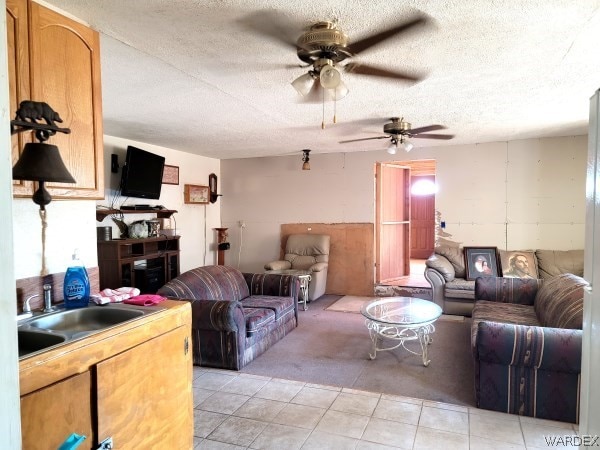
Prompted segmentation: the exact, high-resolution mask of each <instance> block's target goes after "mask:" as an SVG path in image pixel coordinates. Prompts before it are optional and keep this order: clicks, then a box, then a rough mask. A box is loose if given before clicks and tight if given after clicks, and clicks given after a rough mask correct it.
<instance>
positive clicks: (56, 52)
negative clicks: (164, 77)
mask: <svg viewBox="0 0 600 450" xmlns="http://www.w3.org/2000/svg"><path fill="white" fill-rule="evenodd" d="M6 10H7V25H8V26H7V33H8V59H9V87H10V107H11V111H10V114H11V119H13V118H14V117H15V112H16V109H17V107H18V105H19V103H20V102H21V101H22V100H27V99H31V100H34V101H39V102H46V103H48V104H49V105H50V106H51V107H52V108H53V109H54V110H55V111H57V112H58V113H59V115H60V117H61V118H62V120H63V122H62V123H58V124H57V125H59V126H61V127H67V128H70V129H71V133H70V134H64V133H57V134H56V135H54V136H53V137H51V138H50V139H49V140H48V143H49V144H53V145H56V146H57V147H58V148H59V150H60V154H61V157H62V159H63V161H64V162H65V165H66V167H67V169H68V170H69V172H70V173H71V175H73V177H74V178H75V180H76V183H74V184H72V183H47V184H46V188H47V189H48V191H49V192H50V195H51V196H52V197H53V198H85V199H102V198H104V166H103V151H104V149H103V131H102V92H101V83H100V38H99V35H98V33H97V32H96V31H94V30H92V29H91V28H88V27H86V26H85V25H83V24H81V23H79V22H77V21H75V20H73V19H70V18H67V17H65V16H63V15H61V14H59V13H57V12H55V11H53V10H51V9H48V8H46V7H44V6H41V5H40V4H38V3H35V2H32V1H28V0H7V1H6ZM33 141H34V137H33V133H32V132H31V131H29V132H24V133H20V135H19V136H18V137H17V136H13V140H12V154H13V164H14V163H15V162H16V161H17V159H18V157H19V153H20V151H22V148H23V145H24V144H25V143H26V142H33ZM32 193H33V183H31V182H15V188H14V194H15V196H17V197H25V196H30V195H32Z"/></svg>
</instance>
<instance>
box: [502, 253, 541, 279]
mask: <svg viewBox="0 0 600 450" xmlns="http://www.w3.org/2000/svg"><path fill="white" fill-rule="evenodd" d="M499 257H500V268H501V269H502V272H501V273H502V275H501V276H503V277H505V278H526V279H527V278H528V279H532V278H539V274H538V265H537V258H536V257H535V251H534V250H500V254H499Z"/></svg>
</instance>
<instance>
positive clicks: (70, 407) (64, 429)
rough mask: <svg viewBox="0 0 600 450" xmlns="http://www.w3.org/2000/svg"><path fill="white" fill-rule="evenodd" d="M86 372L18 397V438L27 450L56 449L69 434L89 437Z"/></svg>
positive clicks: (90, 437)
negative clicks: (19, 411)
mask: <svg viewBox="0 0 600 450" xmlns="http://www.w3.org/2000/svg"><path fill="white" fill-rule="evenodd" d="M90 399H91V382H90V372H84V373H82V374H80V375H75V376H73V377H71V378H67V379H66V380H63V381H60V382H58V383H56V384H53V385H51V386H48V387H46V388H44V389H40V390H39V391H35V392H32V393H31V394H27V395H24V396H23V397H21V437H22V443H23V444H22V445H23V448H24V449H27V450H37V449H40V450H47V449H49V448H58V447H59V446H60V445H61V444H62V443H63V442H64V441H65V440H66V439H67V438H68V437H69V436H70V435H71V434H72V433H77V434H79V435H83V436H86V440H85V445H83V446H82V447H81V448H90V447H91V445H92V441H93V436H92V415H91V414H92V409H91V400H90Z"/></svg>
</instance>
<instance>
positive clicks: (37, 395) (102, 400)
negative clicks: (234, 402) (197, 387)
mask: <svg viewBox="0 0 600 450" xmlns="http://www.w3.org/2000/svg"><path fill="white" fill-rule="evenodd" d="M160 305H161V306H162V305H164V306H165V307H166V309H165V310H164V311H160V312H157V313H155V314H152V315H149V316H145V317H144V318H142V319H139V320H136V321H132V322H129V323H124V324H122V325H119V326H116V327H115V328H113V329H110V330H105V331H102V332H100V333H98V334H95V335H90V336H89V337H86V338H83V339H81V340H79V341H74V342H72V343H69V344H65V345H64V346H62V347H61V346H59V347H56V348H54V349H52V350H48V351H46V352H42V353H40V354H37V355H33V356H31V357H28V358H25V359H21V360H20V363H19V365H20V388H21V428H22V442H23V448H24V449H37V448H40V449H42V448H43V449H48V448H58V445H59V444H60V443H62V442H64V441H65V439H67V437H68V436H70V435H71V433H77V434H80V435H85V436H86V437H87V438H86V440H85V441H84V443H83V444H82V445H81V446H80V447H79V448H80V449H82V450H83V449H95V448H97V446H98V444H99V443H100V442H102V441H104V440H105V439H107V438H109V437H110V438H112V442H113V444H112V445H113V448H119V449H130V448H131V449H145V448H164V449H171V448H173V449H180V448H181V449H184V448H185V449H191V448H192V447H193V434H194V422H193V420H194V419H193V399H192V350H191V336H190V333H191V307H190V304H189V303H188V302H181V301H174V300H167V301H164V302H163V303H161V304H160ZM38 441H39V442H38ZM57 443H58V444H57Z"/></svg>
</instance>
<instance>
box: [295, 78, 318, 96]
mask: <svg viewBox="0 0 600 450" xmlns="http://www.w3.org/2000/svg"><path fill="white" fill-rule="evenodd" d="M314 83H315V79H314V77H313V75H312V74H311V73H310V72H308V73H305V74H304V75H301V76H299V77H298V78H296V79H295V80H294V81H292V86H294V89H296V91H297V92H298V94H300V95H301V96H303V97H306V96H307V95H308V94H309V93H310V90H311V89H312V87H313V84H314Z"/></svg>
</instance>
